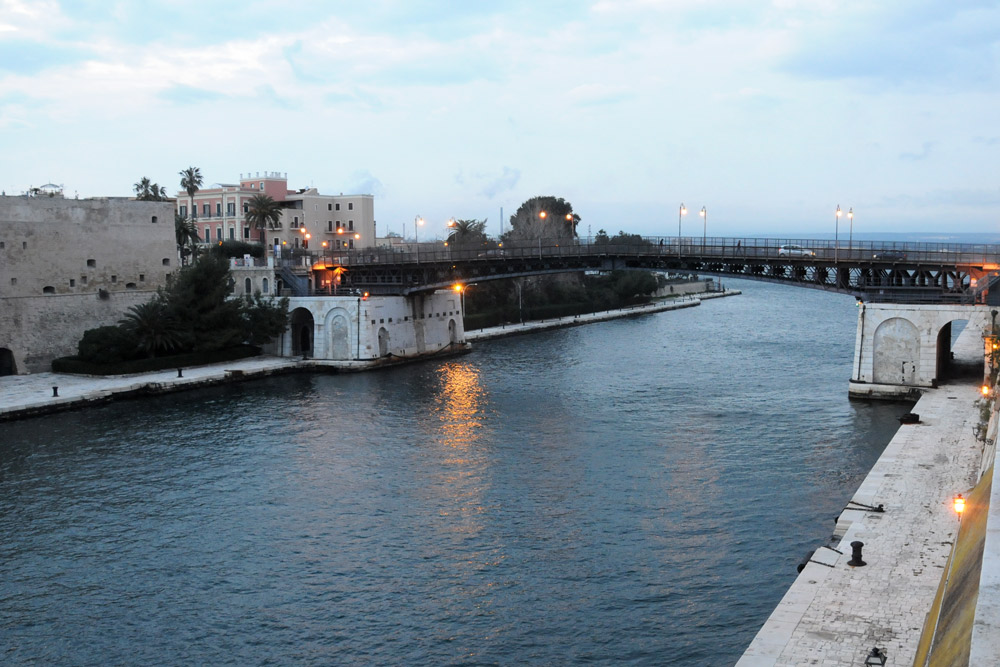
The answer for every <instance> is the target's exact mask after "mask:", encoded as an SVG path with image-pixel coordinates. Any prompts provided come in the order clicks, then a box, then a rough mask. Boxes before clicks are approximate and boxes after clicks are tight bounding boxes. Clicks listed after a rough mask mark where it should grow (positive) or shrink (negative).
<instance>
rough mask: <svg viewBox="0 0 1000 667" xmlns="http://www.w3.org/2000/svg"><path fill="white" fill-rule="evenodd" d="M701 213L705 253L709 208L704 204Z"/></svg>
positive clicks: (703, 250) (702, 251)
mask: <svg viewBox="0 0 1000 667" xmlns="http://www.w3.org/2000/svg"><path fill="white" fill-rule="evenodd" d="M699 215H701V221H702V223H703V224H702V228H701V253H702V254H705V238H706V237H707V236H708V209H706V208H705V207H704V206H702V207H701V213H699Z"/></svg>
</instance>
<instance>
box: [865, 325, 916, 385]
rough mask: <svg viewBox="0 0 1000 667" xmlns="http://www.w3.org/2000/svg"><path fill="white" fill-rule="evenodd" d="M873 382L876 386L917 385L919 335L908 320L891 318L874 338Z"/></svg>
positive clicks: (881, 326) (880, 326) (877, 330)
mask: <svg viewBox="0 0 1000 667" xmlns="http://www.w3.org/2000/svg"><path fill="white" fill-rule="evenodd" d="M872 346H873V349H872V381H873V382H875V383H876V384H904V385H914V384H917V382H916V380H917V378H919V377H920V332H919V330H918V329H917V327H916V326H915V325H914V324H913V322H910V321H909V320H907V319H905V318H902V317H892V318H889V319H887V320H886V321H884V322H882V323H881V324H880V325H878V327H877V328H876V329H875V335H874V336H873V337H872Z"/></svg>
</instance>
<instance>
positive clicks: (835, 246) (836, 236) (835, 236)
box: [833, 204, 843, 262]
mask: <svg viewBox="0 0 1000 667" xmlns="http://www.w3.org/2000/svg"><path fill="white" fill-rule="evenodd" d="M842 215H843V212H841V210H840V204H837V217H836V218H835V225H836V226H835V227H834V228H833V261H834V262H836V261H837V258H838V257H839V254H838V252H837V251H838V250H839V249H840V242H839V240H838V239H839V238H840V216H842Z"/></svg>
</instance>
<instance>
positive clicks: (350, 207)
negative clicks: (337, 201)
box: [347, 202, 354, 211]
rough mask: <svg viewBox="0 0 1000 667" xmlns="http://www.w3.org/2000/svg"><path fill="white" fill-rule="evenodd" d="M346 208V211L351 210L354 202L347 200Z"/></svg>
mask: <svg viewBox="0 0 1000 667" xmlns="http://www.w3.org/2000/svg"><path fill="white" fill-rule="evenodd" d="M347 210H348V211H353V210H354V202H348V203H347Z"/></svg>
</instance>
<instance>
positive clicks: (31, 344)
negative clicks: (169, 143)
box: [0, 192, 178, 375]
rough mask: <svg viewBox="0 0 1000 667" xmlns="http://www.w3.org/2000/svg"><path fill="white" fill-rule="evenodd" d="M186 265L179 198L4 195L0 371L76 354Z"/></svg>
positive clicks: (45, 365) (40, 367) (45, 366)
mask: <svg viewBox="0 0 1000 667" xmlns="http://www.w3.org/2000/svg"><path fill="white" fill-rule="evenodd" d="M177 265H178V260H177V243H176V240H175V234H174V225H173V204H172V203H171V202H144V201H135V200H131V199H125V198H105V199H64V198H63V197H62V196H61V195H60V193H57V192H52V193H48V194H47V195H41V194H39V196H27V197H26V196H19V197H6V196H0V375H8V374H17V373H28V372H42V371H48V370H50V364H51V362H52V360H53V359H55V358H57V357H62V356H67V355H73V354H76V351H77V343H78V342H79V341H80V339H81V338H82V337H83V333H84V331H86V330H87V329H93V328H96V327H100V326H106V325H112V324H116V323H117V322H118V320H120V319H121V318H122V317H123V316H124V315H125V313H126V311H127V310H128V308H129V307H130V306H133V305H137V304H140V303H144V302H146V301H148V300H149V299H150V298H152V296H153V294H155V292H156V290H157V288H159V287H163V286H165V285H166V284H167V279H168V277H169V276H170V275H171V272H173V271H174V270H176V268H177Z"/></svg>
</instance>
